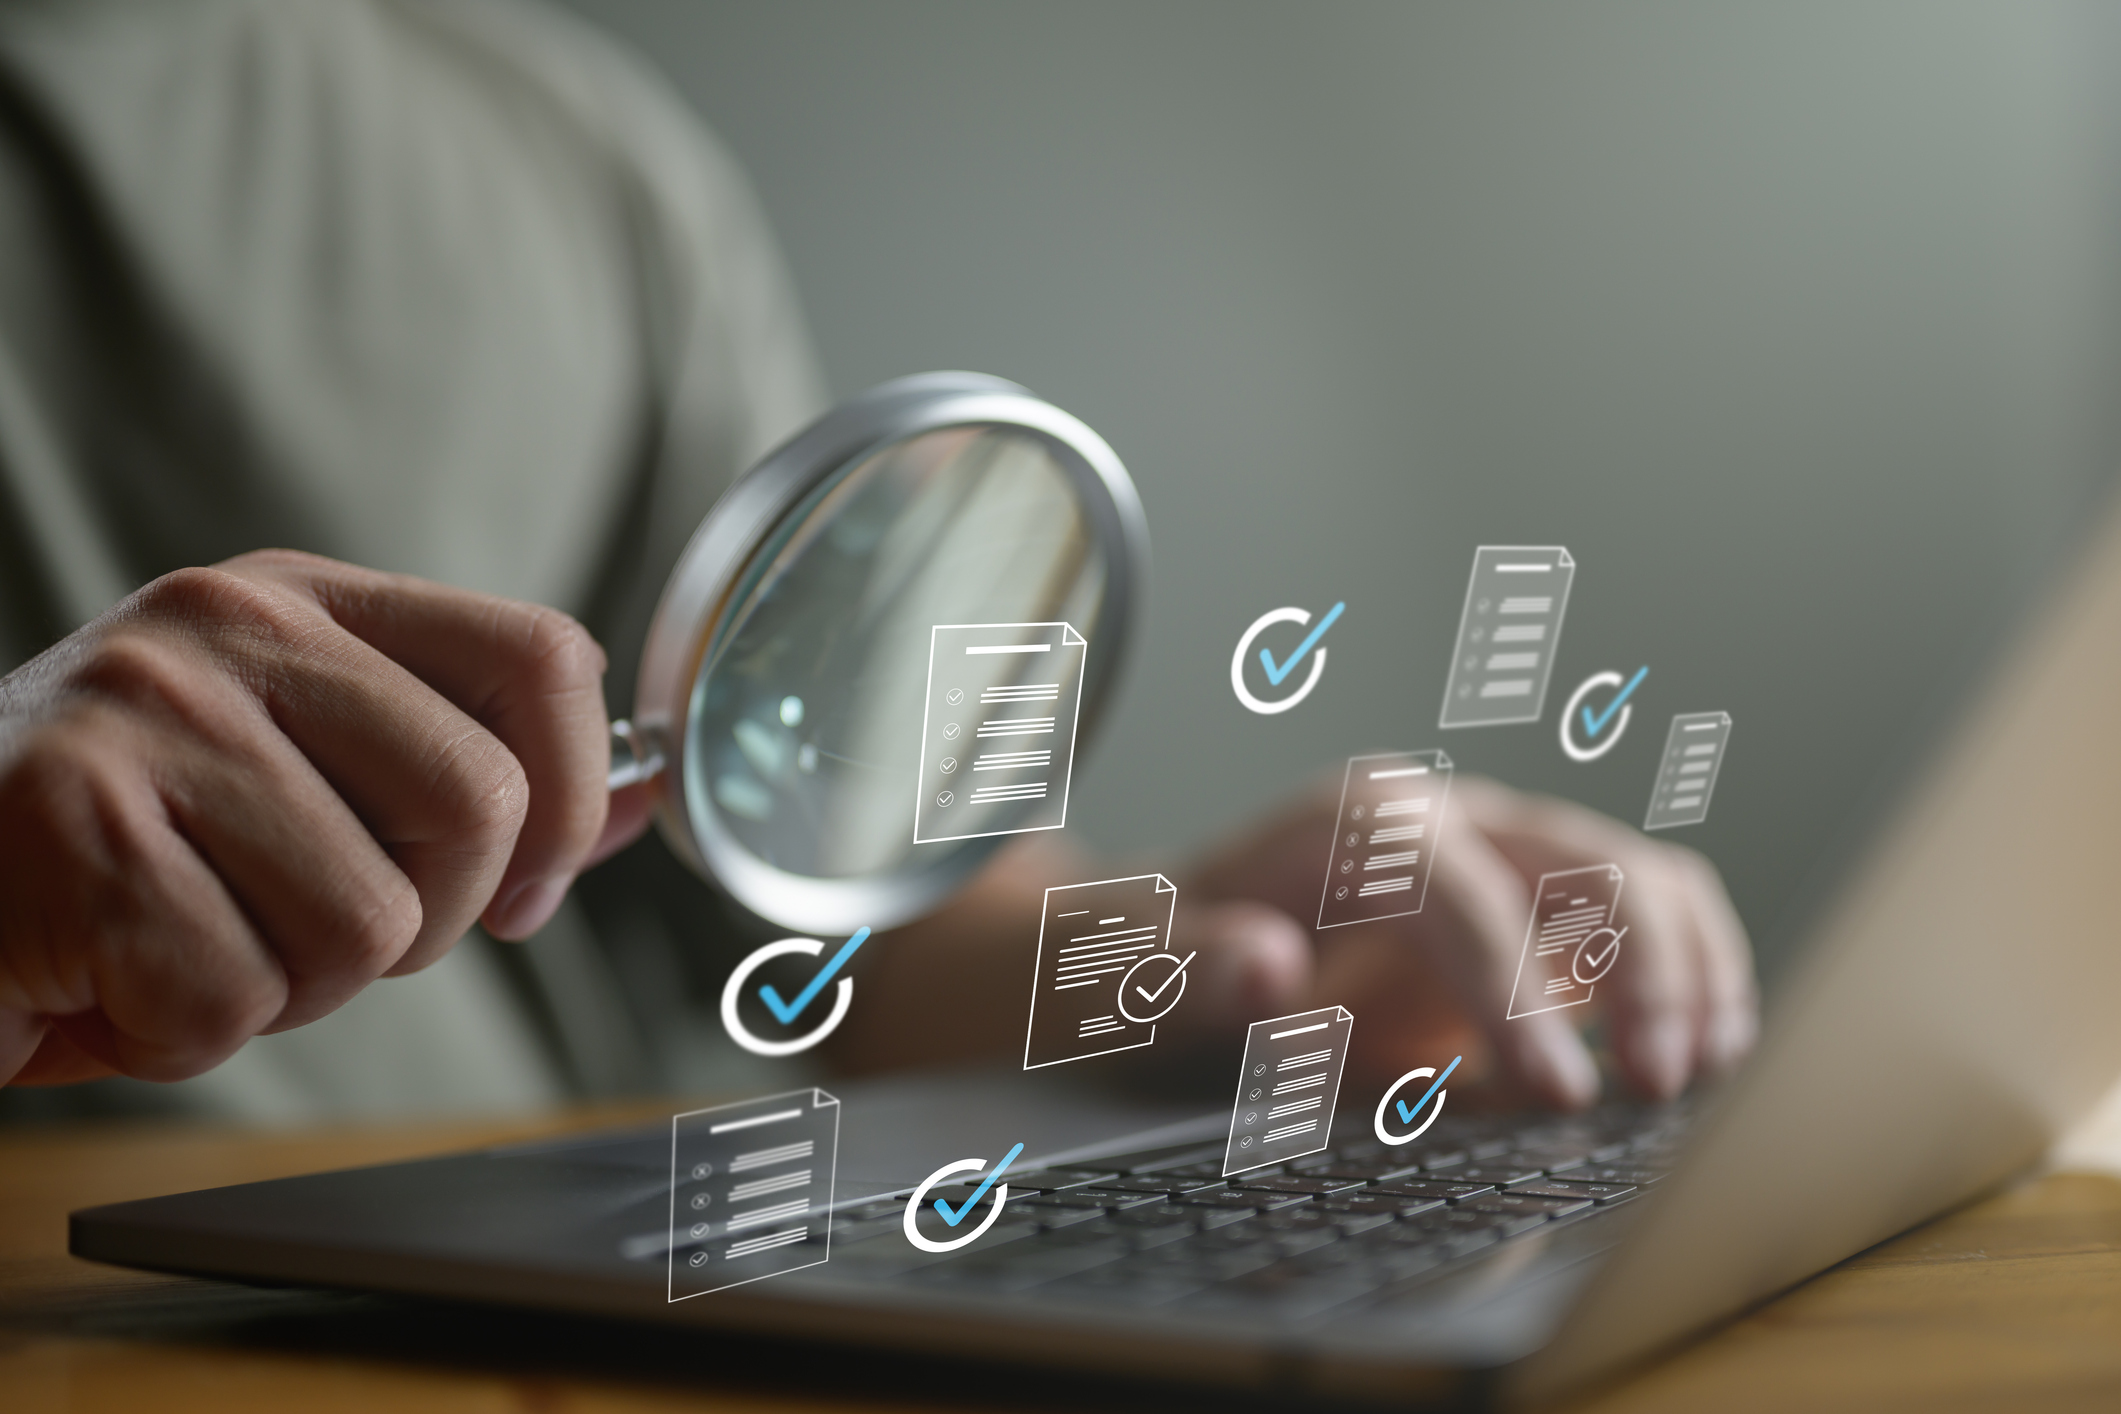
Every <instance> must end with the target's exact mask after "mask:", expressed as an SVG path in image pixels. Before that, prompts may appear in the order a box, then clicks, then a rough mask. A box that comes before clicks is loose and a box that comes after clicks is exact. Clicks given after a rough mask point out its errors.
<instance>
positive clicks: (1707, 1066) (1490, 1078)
mask: <svg viewBox="0 0 2121 1414" xmlns="http://www.w3.org/2000/svg"><path fill="white" fill-rule="evenodd" d="M1337 791H1338V782H1337V781H1336V782H1334V783H1333V785H1332V786H1331V787H1322V788H1320V789H1319V790H1317V791H1314V792H1312V793H1311V794H1309V795H1306V796H1304V797H1302V798H1300V799H1299V800H1297V801H1296V802H1294V803H1293V804H1292V805H1290V806H1289V807H1287V808H1286V809H1283V810H1281V811H1279V812H1277V813H1275V814H1273V815H1271V816H1269V817H1267V818H1266V819H1265V820H1263V821H1262V822H1260V823H1258V824H1256V825H1254V826H1253V827H1251V828H1250V829H1248V830H1246V831H1244V832H1243V833H1241V834H1239V835H1238V836H1237V837H1235V838H1234V839H1232V840H1231V841H1229V842H1227V843H1225V844H1223V845H1221V846H1219V847H1217V848H1216V849H1214V850H1212V851H1211V852H1209V853H1208V854H1207V855H1206V856H1205V857H1204V858H1203V859H1202V860H1200V861H1199V862H1198V863H1197V864H1196V865H1195V866H1194V867H1193V868H1192V869H1191V870H1189V871H1186V872H1183V873H1180V872H1178V871H1175V870H1172V869H1169V868H1168V867H1166V869H1165V872H1166V873H1170V874H1171V875H1172V877H1174V878H1175V879H1176V880H1177V882H1178V912H1177V915H1176V917H1175V919H1174V921H1173V925H1172V947H1173V948H1174V949H1175V950H1177V951H1178V952H1180V954H1181V955H1183V954H1184V953H1186V952H1190V951H1195V950H1197V951H1198V954H1199V956H1198V958H1197V959H1196V960H1195V961H1194V962H1193V963H1192V964H1191V968H1190V972H1191V978H1192V980H1191V982H1190V984H1189V990H1188V992H1187V993H1186V997H1185V1003H1184V1005H1183V1006H1181V1007H1179V1008H1178V1009H1177V1010H1175V1011H1174V1012H1173V1013H1172V1014H1171V1016H1170V1019H1169V1022H1168V1023H1167V1032H1160V1034H1159V1038H1158V1044H1159V1046H1162V1045H1165V1044H1171V1045H1174V1046H1177V1045H1183V1044H1185V1042H1186V1041H1187V1040H1188V1039H1189V1038H1198V1037H1202V1036H1208V1037H1217V1036H1226V1035H1228V1034H1230V1033H1231V1032H1232V1030H1233V1028H1235V1029H1237V1030H1239V1031H1241V1030H1242V1028H1243V1027H1244V1026H1246V1025H1247V1024H1249V1023H1250V1022H1253V1021H1256V1020H1259V1019H1260V1018H1261V1017H1267V1016H1273V1015H1276V1014H1278V1013H1287V1012H1294V1011H1300V1010H1304V1009H1306V1008H1310V1007H1318V1006H1327V1005H1332V1004H1335V1003H1338V1004H1340V1005H1344V1006H1346V1007H1348V1008H1349V1010H1351V1011H1353V1012H1354V1013H1355V1014H1356V1017H1357V1019H1358V1024H1357V1026H1356V1027H1355V1033H1354V1053H1353V1054H1352V1055H1351V1057H1350V1059H1349V1063H1348V1072H1347V1076H1348V1081H1349V1082H1350V1083H1357V1082H1360V1083H1369V1082H1371V1081H1376V1080H1384V1079H1389V1078H1390V1077H1391V1076H1393V1075H1396V1074H1398V1073H1400V1072H1401V1071H1403V1070H1405V1069H1406V1068H1407V1067H1408V1066H1411V1065H1419V1064H1423V1063H1424V1059H1425V1058H1433V1057H1435V1056H1437V1055H1445V1056H1449V1055H1456V1054H1459V1053H1461V1052H1463V1053H1464V1054H1465V1055H1466V1057H1467V1061H1466V1066H1465V1069H1464V1070H1463V1071H1461V1073H1460V1074H1461V1077H1462V1078H1461V1080H1460V1082H1459V1083H1461V1084H1464V1083H1466V1081H1468V1080H1484V1081H1487V1082H1489V1083H1493V1084H1496V1085H1498V1086H1499V1088H1501V1089H1503V1090H1504V1091H1506V1092H1509V1091H1514V1092H1515V1093H1517V1094H1518V1095H1520V1096H1522V1097H1524V1098H1528V1099H1531V1100H1533V1101H1536V1102H1538V1103H1541V1104H1546V1105H1550V1106H1554V1107H1557V1108H1565V1109H1573V1108H1580V1107H1582V1106H1584V1105H1587V1104H1589V1103H1590V1102H1591V1101H1592V1100H1593V1099H1594V1098H1596V1096H1597V1092H1598V1073H1597V1068H1596V1067H1595V1065H1594V1064H1593V1063H1592V1060H1591V1057H1590V1053H1589V1051H1588V1050H1587V1049H1586V1047H1585V1045H1584V1043H1583V1041H1582V1040H1581V1039H1580V1037H1579V1035H1578V1027H1580V1026H1581V1025H1583V1024H1584V1023H1586V1022H1588V1021H1590V1020H1591V1019H1592V1017H1591V1016H1590V1015H1588V1014H1587V1013H1592V1012H1596V1013H1597V1014H1598V1015H1600V1016H1601V1017H1602V1018H1603V1019H1604V1021H1605V1023H1606V1030H1607V1035H1608V1037H1609V1038H1610V1042H1611V1045H1612V1048H1613V1051H1614V1053H1615V1056H1616V1058H1617V1060H1618V1061H1619V1064H1620V1068H1621V1070H1622V1071H1623V1073H1624V1074H1625V1075H1626V1077H1627V1078H1628V1080H1629V1081H1630V1082H1631V1083H1632V1084H1633V1085H1634V1087H1635V1088H1636V1089H1637V1090H1639V1091H1640V1092H1641V1093H1643V1094H1644V1095H1646V1096H1649V1097H1651V1098H1656V1099H1662V1098H1666V1097H1669V1096H1672V1095H1675V1094H1677V1093H1678V1092H1679V1091H1681V1090H1682V1089H1684V1088H1685V1086H1686V1084H1687V1082H1688V1081H1689V1080H1690V1079H1692V1078H1693V1077H1694V1076H1695V1075H1696V1074H1698V1073H1703V1072H1714V1071H1720V1070H1722V1069H1725V1068H1727V1067H1728V1066H1730V1065H1731V1064H1733V1063H1735V1062H1736V1061H1737V1060H1739V1059H1740V1058H1741V1057H1743V1056H1744V1054H1745V1053H1746V1051H1747V1050H1749V1049H1750V1047H1751V1045H1752V1042H1753V1036H1754V1031H1755V1027H1756V1021H1757V1005H1758V1004H1757V1000H1756V996H1755V992H1754V987H1753V972H1752V953H1751V948H1750V945H1749V944H1748V942H1747V940H1746V935H1745V929H1744V927H1743V925H1741V924H1740V923H1739V921H1738V917H1737V914H1736V912H1735V911H1734V910H1733V909H1732V907H1731V903H1730V900H1729V898H1728V897H1727V896H1726V895H1725V893H1724V889H1723V883H1722V880H1721V879H1720V878H1719V877H1718V876H1717V874H1716V871H1715V868H1714V866H1712V865H1711V864H1709V862H1708V861H1707V860H1706V859H1704V858H1702V857H1701V856H1700V855H1699V854H1697V853H1695V852H1694V851H1692V850H1689V849H1685V848H1682V847H1680V846H1676V845H1672V844H1668V843H1665V842H1663V841H1661V840H1653V839H1651V838H1649V837H1647V836H1645V835H1642V834H1640V833H1638V832H1637V831H1635V830H1633V829H1631V828H1629V827H1628V826H1626V825H1623V824H1621V823H1620V822H1619V821H1617V820H1613V819H1610V818H1608V817H1606V816H1603V815H1599V814H1597V813H1595V812H1593V811H1590V810H1587V809H1584V808H1582V807H1580V806H1577V805H1572V804H1569V803H1568V802H1565V801H1560V800H1554V799H1551V798H1548V797H1542V796H1532V795H1527V794H1524V793H1522V792H1519V791H1515V790H1511V789H1509V788H1508V787H1505V786H1502V785H1499V784H1496V783H1495V782H1493V781H1488V780H1483V779H1481V778H1478V777H1471V776H1461V777H1460V778H1459V779H1458V781H1457V782H1456V784H1455V785H1454V786H1453V787H1452V792H1451V796H1450V800H1449V804H1448V806H1447V809H1446V813H1445V817H1444V820H1443V823H1442V826H1441V829H1440V831H1439V834H1438V839H1437V846H1436V853H1435V858H1434V861H1433V864H1432V872H1431V874H1430V876H1429V882H1428V889H1427V894H1426V898H1425V901H1424V904H1423V907H1422V910H1421V912H1419V913H1416V914H1412V915H1408V916H1404V917H1399V918H1391V919H1385V920H1381V921H1378V922H1373V923H1359V924H1354V925H1352V926H1348V927H1341V928H1333V929H1328V930H1324V931H1318V930H1314V929H1313V928H1312V927H1310V926H1309V920H1312V919H1315V918H1316V917H1317V914H1318V908H1319V888H1320V880H1321V878H1322V875H1321V873H1320V871H1321V869H1322V868H1323V867H1324V863H1325V860H1326V858H1327V854H1328V847H1329V843H1330V840H1331V836H1332V833H1333V830H1334V828H1335V817H1336V808H1337V804H1338V795H1337ZM1594 864H1617V865H1618V866H1620V868H1621V869H1622V870H1623V871H1624V872H1625V874H1626V880H1627V882H1626V887H1625V889H1624V891H1623V893H1622V896H1621V902H1620V909H1619V916H1618V919H1617V920H1616V922H1617V923H1619V924H1623V925H1625V926H1626V927H1627V928H1628V930H1629V931H1628V932H1627V935H1626V936H1627V947H1626V948H1625V949H1624V950H1623V952H1622V954H1621V957H1620V959H1619V961H1618V962H1617V963H1615V964H1614V966H1613V969H1612V971H1611V973H1610V974H1608V975H1607V976H1606V977H1605V978H1603V979H1602V980H1601V981H1600V983H1599V985H1598V988H1597V991H1596V995H1595V997H1594V1001H1593V1004H1592V1005H1590V1006H1581V1007H1569V1008H1566V1009H1563V1010H1558V1011H1549V1012H1541V1013H1537V1014H1534V1015H1531V1016H1525V1017H1520V1018H1519V1019H1517V1020H1515V1021H1510V1020H1505V1014H1506V1011H1507V1005H1508V1000H1509V996H1510V990H1511V985H1512V982H1513V980H1514V979H1515V976H1516V971H1517V966H1518V958H1519V954H1520V952H1521V951H1522V949H1523V944H1524V938H1525V928H1526V922H1527V919H1528V918H1529V917H1530V915H1531V907H1532V902H1531V889H1532V885H1533V883H1534V882H1535V881H1536V880H1537V879H1538V877H1539V876H1540V875H1541V874H1543V873H1550V872H1554V871H1558V870H1564V869H1573V868H1578V867H1582V866H1586V865H1594ZM1099 867H1100V866H1099V865H1098V864H1096V863H1095V862H1092V861H1090V860H1087V859H1084V858H1082V857H1080V856H1078V855H1076V854H1074V853H1073V852H1072V851H1071V850H1070V848H1069V847H1068V846H1067V845H1066V843H1065V842H1064V841H1061V840H1057V839H1055V838H1053V837H1052V836H1034V837H1030V838H1028V839H1027V840H1026V841H1024V842H1022V843H1019V844H1018V845H1016V846H1014V847H1013V848H1011V849H1009V850H1006V851H1004V852H1003V853H1002V854H1000V855H998V856H997V858H996V860H995V862H994V864H992V865H991V866H990V867H989V868H988V869H987V870H986V871H985V872H984V873H983V874H982V875H981V876H980V877H979V878H978V879H976V880H975V881H974V882H973V884H972V885H971V886H970V887H969V888H967V889H966V890H965V891H964V892H963V893H962V894H960V895H959V896H958V898H957V899H956V900H954V901H953V902H952V904H951V905H950V907H948V908H946V909H944V910H943V911H942V912H940V913H938V914H936V915H934V916H933V917H931V918H929V919H926V920H924V921H922V922H921V923H918V924H914V925H912V926H911V927H908V928H904V929H900V930H898V931H897V932H896V933H893V934H886V935H884V936H883V938H882V939H881V942H882V946H880V947H878V948H876V949H875V950H874V951H875V956H874V957H873V959H872V960H871V961H870V964H869V971H867V972H866V973H865V974H864V976H863V981H862V987H863V991H864V996H865V999H866V1005H865V1006H863V1007H860V1008H857V1009H856V1010H855V1012H854V1013H853V1014H852V1015H850V1017H849V1019H848V1024H847V1025H846V1026H845V1027H843V1028H842V1030H841V1033H840V1035H839V1036H838V1037H836V1038H835V1042H836V1045H835V1047H834V1049H835V1050H836V1051H837V1053H838V1058H839V1059H840V1061H841V1062H842V1063H843V1064H848V1065H851V1066H854V1067H856V1068H860V1069H872V1068H881V1067H885V1066H895V1065H905V1064H919V1063H933V1062H938V1061H947V1060H955V1059H962V1058H965V1057H968V1056H972V1055H980V1054H1003V1053H1007V1052H1008V1051H1010V1050H1012V1049H1013V1048H1016V1047H1020V1046H1021V1045H1022V1042H1023V1027H1024V1014H1023V1010H1022V1006H1023V1003H1022V1000H1021V998H1022V997H1023V996H1024V993H1025V988H1026V986H1027V984H1028V982H1029V979H1030V969H1031V958H1032V944H1033V940H1034V939H1035V938H1036V937H1037V933H1038V926H1039V908H1040V902H1041V899H1042V896H1043V891H1044V890H1045V888H1046V887H1048V886H1049V885H1052V884H1058V883H1074V882H1077V881H1079V880H1084V879H1095V878H1099V877H1103V876H1102V875H1100V874H1099V873H1097V872H1094V871H1096V870H1097V869H1098V868H1099ZM1145 867H1154V866H1145ZM1137 872H1138V871H1137ZM1167 1035H1168V1041H1167V1039H1166V1037H1167Z"/></svg>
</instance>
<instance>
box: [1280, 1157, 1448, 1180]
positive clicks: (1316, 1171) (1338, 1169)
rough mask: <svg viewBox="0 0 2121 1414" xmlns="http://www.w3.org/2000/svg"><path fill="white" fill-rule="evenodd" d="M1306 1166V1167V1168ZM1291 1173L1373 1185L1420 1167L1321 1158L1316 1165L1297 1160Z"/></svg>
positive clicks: (1388, 1161)
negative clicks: (1343, 1179)
mask: <svg viewBox="0 0 2121 1414" xmlns="http://www.w3.org/2000/svg"><path fill="white" fill-rule="evenodd" d="M1307 1165H1308V1166H1307ZM1290 1168H1291V1170H1292V1171H1293V1172H1295V1173H1297V1174H1300V1175H1302V1176H1303V1177H1306V1178H1314V1177H1315V1178H1346V1179H1353V1180H1356V1181H1359V1182H1362V1183H1375V1182H1377V1181H1378V1180H1379V1179H1386V1178H1399V1177H1401V1176H1403V1175H1405V1174H1410V1173H1418V1172H1420V1171H1421V1165H1420V1164H1419V1163H1416V1162H1412V1161H1409V1162H1406V1163H1398V1162H1394V1161H1390V1160H1385V1159H1366V1160H1360V1161H1358V1160H1353V1159H1334V1158H1323V1159H1320V1160H1319V1161H1318V1162H1317V1163H1309V1161H1307V1160H1298V1161H1297V1162H1296V1163H1294V1164H1291V1165H1290Z"/></svg>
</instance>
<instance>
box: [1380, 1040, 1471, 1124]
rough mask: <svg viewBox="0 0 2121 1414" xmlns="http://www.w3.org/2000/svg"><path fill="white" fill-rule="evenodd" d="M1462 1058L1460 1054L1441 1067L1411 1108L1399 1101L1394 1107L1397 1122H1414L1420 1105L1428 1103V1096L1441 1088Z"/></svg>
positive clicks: (1419, 1110) (1419, 1111) (1403, 1101)
mask: <svg viewBox="0 0 2121 1414" xmlns="http://www.w3.org/2000/svg"><path fill="white" fill-rule="evenodd" d="M1464 1059H1465V1057H1464V1056H1460V1057H1458V1060H1454V1061H1452V1062H1451V1063H1450V1064H1449V1065H1447V1066H1445V1067H1444V1068H1443V1074H1441V1075H1439V1076H1437V1077H1436V1079H1435V1081H1434V1082H1432V1083H1431V1084H1430V1086H1429V1088H1428V1091H1427V1093H1426V1094H1424V1095H1423V1096H1422V1097H1421V1098H1420V1099H1418V1100H1416V1101H1415V1102H1414V1105H1413V1107H1412V1108H1411V1109H1410V1108H1408V1106H1407V1102H1406V1101H1405V1100H1401V1101H1399V1102H1398V1104H1397V1106H1396V1108H1397V1109H1398V1110H1399V1122H1400V1123H1401V1124H1412V1123H1413V1122H1414V1116H1416V1115H1418V1114H1420V1113H1421V1107H1422V1106H1423V1105H1426V1104H1427V1103H1429V1096H1430V1095H1433V1094H1435V1093H1436V1092H1437V1091H1438V1090H1441V1089H1442V1088H1443V1083H1444V1082H1445V1081H1446V1080H1449V1079H1450V1078H1451V1072H1452V1071H1454V1070H1456V1069H1458V1061H1462V1060H1464Z"/></svg>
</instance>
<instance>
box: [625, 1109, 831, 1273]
mask: <svg viewBox="0 0 2121 1414" xmlns="http://www.w3.org/2000/svg"><path fill="white" fill-rule="evenodd" d="M839 1141H840V1102H839V1100H838V1099H837V1098H835V1097H834V1096H831V1095H828V1094H826V1093H825V1092H824V1091H823V1090H816V1089H811V1090H791V1091H788V1092H787V1093H786V1094H781V1095H768V1096H766V1097H765V1098H763V1099H758V1100H744V1101H741V1102H739V1103H737V1104H733V1105H717V1106H715V1107H713V1108H712V1109H705V1110H691V1111H688V1112H687V1113H685V1114H681V1115H676V1116H673V1117H672V1118H671V1121H670V1278H669V1289H668V1293H667V1295H668V1299H669V1300H671V1301H683V1300H685V1299H686V1298H687V1297H690V1296H704V1295H705V1294H707V1293H708V1292H710V1291H722V1290H726V1289H727V1288H729V1287H732V1286H742V1285H744V1284H745V1283H746V1282H753V1281H761V1280H763V1279H765V1278H766V1277H775V1276H780V1275H782V1274H784V1273H786V1272H792V1271H798V1270H800V1269H801V1268H804V1267H814V1266H816V1265H818V1264H819V1263H820V1262H823V1261H826V1260H827V1259H828V1258H830V1257H831V1255H832V1232H831V1226H832V1225H831V1210H832V1186H833V1178H834V1172H835V1169H836V1167H837V1165H838V1161H839Z"/></svg>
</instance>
